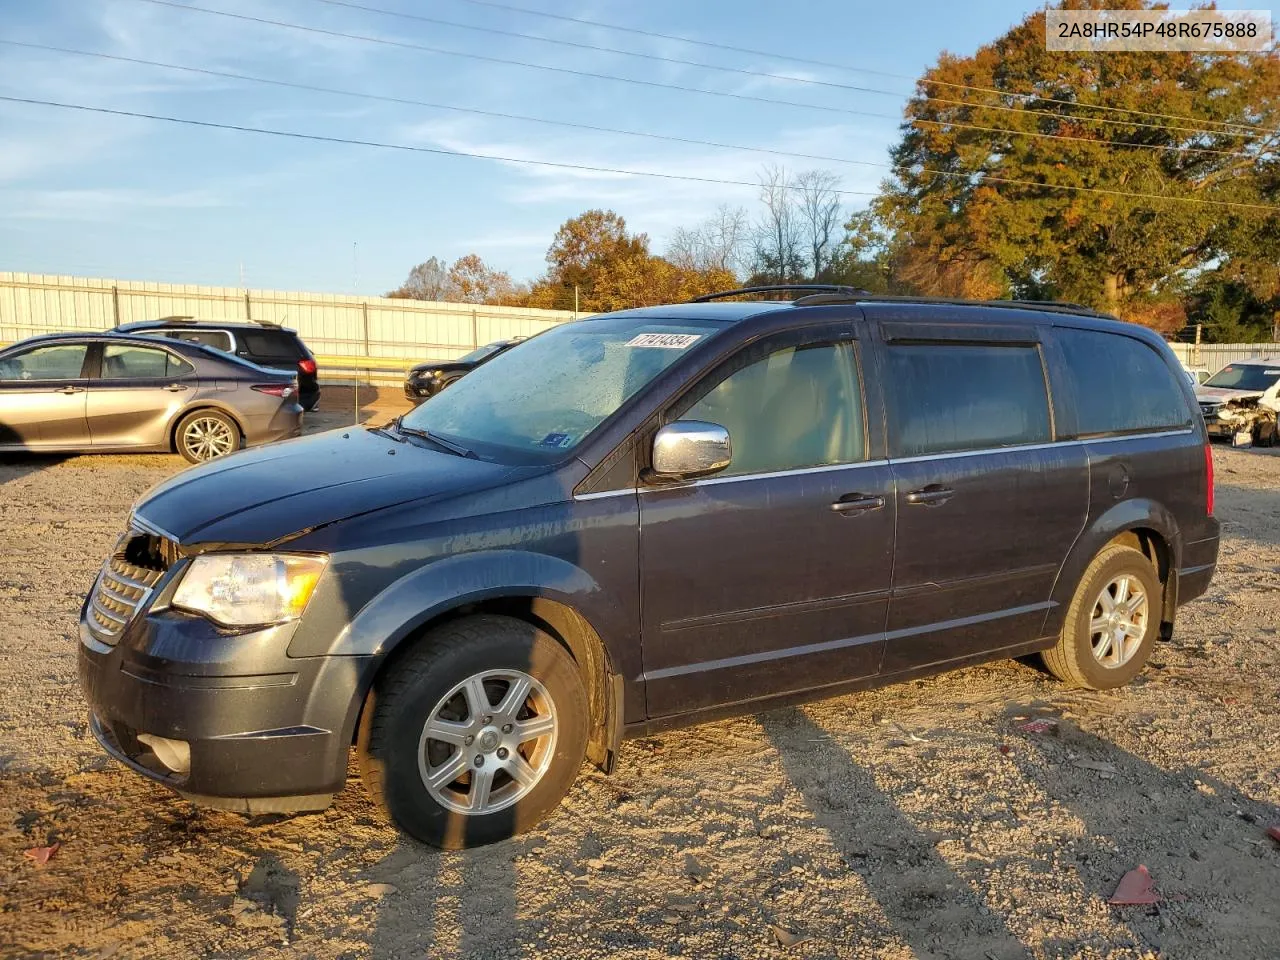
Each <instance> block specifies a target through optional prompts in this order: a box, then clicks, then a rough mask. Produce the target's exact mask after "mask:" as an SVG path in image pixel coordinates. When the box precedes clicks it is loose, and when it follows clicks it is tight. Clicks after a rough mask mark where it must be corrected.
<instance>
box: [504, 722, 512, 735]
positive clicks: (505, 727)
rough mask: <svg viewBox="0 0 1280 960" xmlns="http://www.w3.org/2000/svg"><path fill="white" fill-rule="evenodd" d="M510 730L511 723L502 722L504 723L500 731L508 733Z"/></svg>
mask: <svg viewBox="0 0 1280 960" xmlns="http://www.w3.org/2000/svg"><path fill="white" fill-rule="evenodd" d="M511 730H512V727H511V724H509V723H504V724H503V725H502V732H503V733H510V732H511Z"/></svg>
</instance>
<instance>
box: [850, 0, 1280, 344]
mask: <svg viewBox="0 0 1280 960" xmlns="http://www.w3.org/2000/svg"><path fill="white" fill-rule="evenodd" d="M1087 5H1088V6H1097V7H1101V6H1104V4H1102V3H1100V2H1097V0H1094V2H1091V3H1089V4H1087ZM1071 6H1073V7H1078V6H1080V4H1071ZM1105 6H1106V7H1108V8H1114V7H1124V8H1127V9H1141V8H1144V7H1146V6H1147V4H1145V3H1143V2H1142V0H1124V2H1118V3H1116V2H1107V3H1105ZM972 88H984V89H985V90H990V91H992V92H991V93H983V92H977V91H976V90H974V89H972ZM1091 107H1101V108H1114V109H1090V108H1091ZM1117 111H1141V112H1142V113H1143V114H1144V115H1142V116H1139V115H1137V114H1134V113H1125V112H1117ZM906 115H907V121H906V122H905V123H904V124H903V135H902V140H901V142H900V143H899V144H898V145H897V146H896V147H895V148H894V149H893V151H892V158H893V163H894V165H895V168H896V172H895V176H894V178H892V179H891V180H890V181H888V182H887V183H886V184H885V185H884V187H883V190H882V194H881V196H880V197H878V198H877V199H876V200H875V201H874V202H873V211H874V214H875V216H876V218H877V219H878V220H879V222H880V224H881V226H882V227H883V228H884V229H886V230H887V231H889V232H890V233H892V235H893V242H892V246H893V250H892V252H891V254H890V257H891V259H892V261H893V271H894V275H895V277H896V279H897V280H898V282H900V283H903V284H905V285H907V286H909V287H911V288H913V289H915V290H916V291H917V292H921V293H935V294H951V295H961V296H1007V295H1013V296H1018V297H1052V298H1059V299H1065V300H1072V301H1077V302H1081V303H1086V304H1090V305H1094V306H1099V307H1103V308H1106V309H1109V310H1111V311H1114V312H1117V313H1118V314H1119V315H1121V316H1130V317H1131V318H1132V319H1139V320H1142V319H1146V320H1148V321H1149V322H1154V323H1156V324H1158V325H1162V326H1163V325H1167V324H1169V323H1174V322H1175V321H1176V317H1177V315H1178V311H1179V309H1180V307H1179V306H1178V305H1177V304H1176V303H1175V300H1176V298H1177V296H1178V294H1179V291H1180V290H1181V289H1182V288H1183V287H1185V286H1186V284H1187V281H1188V278H1191V277H1194V276H1195V275H1197V274H1198V273H1200V272H1203V271H1205V270H1209V269H1213V268H1214V267H1215V266H1216V267H1218V268H1220V269H1223V270H1225V271H1227V272H1228V273H1229V274H1230V275H1232V276H1236V277H1239V278H1241V280H1242V282H1245V283H1247V284H1249V285H1251V289H1253V290H1254V291H1255V293H1256V294H1258V295H1259V296H1262V297H1264V298H1274V297H1275V295H1276V278H1275V270H1274V269H1270V270H1269V269H1267V266H1266V265H1268V264H1269V265H1271V266H1272V267H1274V265H1275V264H1276V263H1277V254H1280V218H1278V217H1277V216H1276V215H1275V214H1274V213H1266V212H1264V211H1258V210H1246V209H1241V208H1227V207H1222V206H1212V205H1208V204H1203V203H1195V202H1188V203H1177V202H1168V201H1165V200H1157V199H1140V198H1135V197H1131V196H1117V195H1115V194H1110V193H1091V192H1084V191H1072V190H1063V189H1054V188H1053V187H1051V186H1048V185H1049V184H1057V185H1063V186H1070V187H1082V188H1092V189H1096V190H1101V191H1120V192H1123V193H1140V194H1155V195H1159V196H1162V197H1172V198H1180V199H1184V200H1193V201H1194V200H1207V199H1212V200H1221V201H1231V202H1235V203H1242V204H1258V205H1272V204H1275V202H1276V200H1277V197H1278V196H1280V189H1278V188H1280V182H1278V181H1280V169H1278V168H1280V157H1278V155H1277V145H1278V144H1280V134H1278V133H1277V128H1280V59H1278V58H1277V56H1276V54H1275V53H1270V54H1239V55H1231V56H1225V55H1221V54H1208V53H1198V52H1167V51H1161V52H1150V53H1147V52H1143V53H1123V54H1118V53H1092V52H1084V53H1075V52H1071V53H1064V52H1051V51H1048V50H1047V49H1046V47H1045V15H1044V13H1043V11H1040V12H1036V13H1033V14H1031V15H1030V16H1028V17H1027V18H1026V19H1025V20H1024V21H1023V22H1022V23H1021V24H1019V25H1018V26H1016V27H1014V28H1013V29H1011V30H1010V31H1009V32H1008V33H1006V34H1005V35H1004V36H1002V37H1000V38H999V39H997V40H996V41H995V42H994V43H991V44H988V45H987V46H984V47H982V48H981V49H980V50H978V52H977V53H976V54H974V55H973V56H970V57H958V56H954V55H951V54H946V53H944V54H943V55H942V56H941V57H939V59H938V62H937V64H936V65H935V66H934V67H932V68H931V69H930V70H929V71H928V72H927V73H926V75H925V77H924V78H923V79H922V80H921V81H920V83H919V85H918V88H917V95H916V96H915V97H914V98H913V99H912V100H911V101H910V102H909V104H908V106H907V108H906ZM1161 115H1164V117H1167V119H1166V118H1164V117H1162V116H1161ZM1179 117H1195V118H1197V119H1196V120H1194V121H1188V120H1185V119H1177V118H1179ZM961 124H964V125H965V126H960V125H961ZM974 127H982V128H986V129H973V128H974ZM1167 148H1186V149H1167ZM1001 181H1005V182H1001ZM1008 181H1018V182H1017V183H1012V182H1008Z"/></svg>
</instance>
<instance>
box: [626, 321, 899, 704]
mask: <svg viewBox="0 0 1280 960" xmlns="http://www.w3.org/2000/svg"><path fill="white" fill-rule="evenodd" d="M667 420H668V421H670V420H701V421H709V422H713V423H717V424H719V425H721V426H723V427H725V428H727V429H728V431H729V435H730V440H731V443H732V445H733V461H732V463H731V464H730V465H729V467H727V468H726V469H725V470H724V471H723V472H721V473H720V474H717V475H715V476H713V477H710V478H706V479H702V480H694V481H689V482H680V483H675V484H666V485H662V484H645V485H643V486H642V489H641V491H640V549H641V571H642V572H641V604H642V631H643V647H644V677H645V681H646V689H647V704H648V711H649V715H650V716H651V717H661V716H669V715H673V714H680V713H686V712H690V711H695V710H698V709H700V708H708V707H714V706H719V705H725V704H730V703H740V702H743V701H749V700H753V699H757V698H760V697H765V696H769V695H771V694H780V693H787V692H792V691H800V690H806V689H811V688H815V687H820V686H823V685H827V684H832V683H837V682H839V681H842V680H848V679H853V678H858V677H864V676H868V675H871V674H874V673H875V672H876V669H877V667H878V664H879V661H880V656H881V651H882V647H883V639H884V625H885V616H886V612H887V608H888V595H889V578H890V563H891V559H892V551H893V532H894V498H893V488H892V479H891V477H890V472H889V468H888V466H887V465H886V464H885V463H884V461H883V460H879V461H875V462H872V461H870V460H869V459H868V443H867V438H866V432H867V431H866V428H865V416H864V404H863V391H862V383H861V377H860V376H859V364H858V354H857V345H856V343H855V342H854V340H853V339H852V335H851V333H850V332H849V330H848V328H847V327H844V326H842V327H840V328H838V329H831V330H824V331H821V332H820V333H813V334H803V335H797V334H794V333H793V334H790V335H786V336H784V337H782V338H774V339H771V340H769V341H766V342H764V343H762V344H756V345H754V346H752V347H749V348H746V349H745V350H743V351H742V352H740V353H739V354H738V355H736V356H734V357H733V358H731V359H729V360H728V361H726V362H725V364H723V365H722V366H721V367H720V368H719V369H717V370H715V371H713V372H712V373H711V374H709V375H708V376H707V377H706V378H704V379H703V380H702V381H701V382H700V383H699V384H697V385H696V386H695V387H694V388H693V389H692V390H691V391H690V393H689V394H686V397H685V398H682V399H681V400H679V401H677V404H676V406H675V407H674V408H673V409H672V411H671V412H670V413H669V414H668V416H667Z"/></svg>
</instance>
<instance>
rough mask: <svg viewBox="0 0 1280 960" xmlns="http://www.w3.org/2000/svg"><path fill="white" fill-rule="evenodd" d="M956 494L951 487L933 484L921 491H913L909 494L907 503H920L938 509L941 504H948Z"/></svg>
mask: <svg viewBox="0 0 1280 960" xmlns="http://www.w3.org/2000/svg"><path fill="white" fill-rule="evenodd" d="M955 493H956V492H955V491H954V490H952V489H951V488H950V487H944V486H940V485H939V484H936V483H931V484H929V485H928V486H927V487H923V488H921V489H919V490H912V491H911V492H910V493H908V494H907V503H919V504H923V505H924V506H926V507H936V506H938V505H939V504H942V503H946V502H947V501H948V500H950V499H951V498H952V497H953V496H955Z"/></svg>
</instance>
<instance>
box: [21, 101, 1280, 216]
mask: <svg viewBox="0 0 1280 960" xmlns="http://www.w3.org/2000/svg"><path fill="white" fill-rule="evenodd" d="M0 101H5V102H7V103H24V104H29V105H32V106H40V107H58V108H60V109H63V110H79V111H83V112H86V113H104V114H108V115H110V116H116V117H133V118H136V119H140V120H162V121H164V122H166V123H180V124H184V125H187V126H192V127H206V128H208V129H211V130H233V131H236V132H237V133H259V134H264V135H267V136H272V137H287V138H289V139H293V140H312V141H316V142H318V143H342V144H348V145H352V146H358V147H377V148H379V149H383V150H403V151H406V152H409V153H430V154H435V155H436V156H442V157H468V158H471V159H474V160H495V161H497V162H499V163H519V164H526V165H528V166H534V167H550V168H553V169H557V170H578V171H583V172H589V173H612V174H618V175H621V176H628V177H652V178H654V179H658V180H687V181H689V182H691V183H715V184H722V185H726V186H735V187H753V188H758V187H759V186H760V184H758V183H753V182H752V181H750V180H724V179H720V178H717V177H695V176H692V175H690V174H683V173H659V172H657V171H653V170H625V169H621V168H618V167H601V166H595V165H592V164H586V163H566V162H563V161H558V160H530V159H528V158H527V157H507V156H503V155H501V154H496V153H478V152H474V151H469V150H449V149H447V148H445V147H424V146H420V145H417V144H409V143H387V142H385V141H381V140H360V139H356V138H354V137H333V136H327V135H325V134H320V133H300V132H298V131H294V130H275V129H272V128H270V127H250V126H246V125H243V124H236V123H217V122H215V121H213V120H194V119H192V118H190V117H171V116H168V115H166V114H162V113H143V112H141V111H137V110H117V109H113V108H110V107H93V106H89V105H87V104H83V103H61V102H59V101H56V100H38V99H36V98H34V97H10V96H4V95H0ZM787 189H788V190H798V189H800V188H799V187H792V186H790V185H788V186H787ZM833 192H835V193H839V194H844V195H846V196H860V197H874V196H876V194H875V193H874V192H872V191H869V190H836V191H833ZM1275 209H1277V210H1280V207H1276V208H1275Z"/></svg>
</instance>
